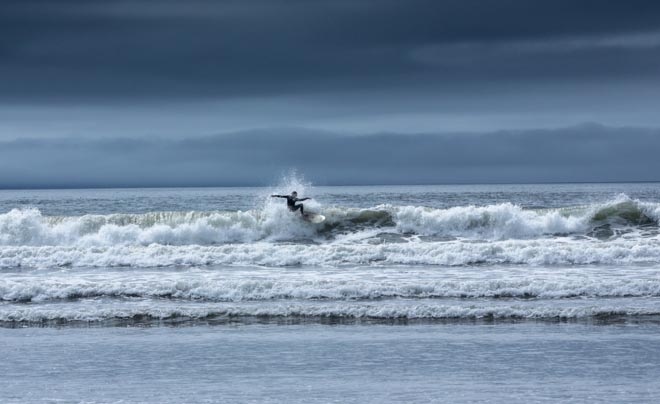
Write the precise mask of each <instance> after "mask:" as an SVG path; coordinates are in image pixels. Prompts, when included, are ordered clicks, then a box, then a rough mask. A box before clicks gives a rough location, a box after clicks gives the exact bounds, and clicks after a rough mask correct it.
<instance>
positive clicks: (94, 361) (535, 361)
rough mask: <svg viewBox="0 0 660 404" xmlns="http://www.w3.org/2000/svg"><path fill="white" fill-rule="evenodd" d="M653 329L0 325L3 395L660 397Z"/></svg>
mask: <svg viewBox="0 0 660 404" xmlns="http://www.w3.org/2000/svg"><path fill="white" fill-rule="evenodd" d="M658 330H659V328H658V327H657V326H649V325H610V326H596V325H585V324H548V323H530V322H525V323H518V324H491V325H484V324H451V325H447V324H445V325H408V326H386V325H368V326H365V325H351V326H346V325H339V326H328V325H318V324H306V325H284V326H283V325H270V324H265V325H239V326H229V325H226V326H194V327H175V328H171V327H155V328H153V327H147V328H63V329H57V328H45V329H44V328H26V329H0V339H2V341H3V345H4V347H3V349H2V350H1V351H0V374H2V382H3V383H2V385H3V388H2V389H0V401H2V402H25V403H29V402H89V403H95V402H147V403H161V402H272V403H303V402H305V403H306V402H342V403H362V402H373V403H378V402H459V403H467V402H495V403H500V402H501V403H503V402H558V401H562V402H607V403H616V402H648V403H651V402H658V400H660V383H658V380H660V333H658Z"/></svg>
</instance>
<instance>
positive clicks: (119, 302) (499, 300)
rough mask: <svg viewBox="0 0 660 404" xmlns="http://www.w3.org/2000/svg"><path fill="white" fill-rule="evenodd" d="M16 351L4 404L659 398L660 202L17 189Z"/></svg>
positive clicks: (12, 258)
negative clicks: (298, 202) (294, 200)
mask: <svg viewBox="0 0 660 404" xmlns="http://www.w3.org/2000/svg"><path fill="white" fill-rule="evenodd" d="M293 190H296V191H297V192H298V194H299V196H300V197H312V198H313V199H311V200H309V201H305V202H304V204H305V210H306V211H308V212H315V213H320V214H323V215H324V216H325V217H326V220H325V221H324V222H322V223H318V224H315V223H309V222H306V221H304V220H302V219H301V217H300V215H299V214H298V213H291V212H289V211H288V210H287V208H286V203H285V201H284V200H282V199H278V198H271V197H270V195H271V194H288V193H290V192H291V191H293ZM0 342H1V343H2V348H1V349H0V402H35V403H36V402H86V403H96V402H98V403H105V402H153V403H162V402H283V403H295V402H301V403H302V402H341V403H350V402H355V403H357V402H360V403H363V402H377V403H382V402H496V403H497V402H557V401H572V402H631V401H635V402H658V401H660V382H658V380H660V184H657V183H635V184H539V185H516V184H511V185H445V186H354V187H353V186H351V187H348V186H347V187H320V186H314V185H313V184H310V183H306V182H305V181H303V180H300V179H297V178H293V177H292V178H288V179H285V180H283V181H282V182H281V183H280V184H277V185H274V186H272V187H263V188H172V189H169V188H158V189H82V190H4V191H0Z"/></svg>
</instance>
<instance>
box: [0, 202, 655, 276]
mask: <svg viewBox="0 0 660 404" xmlns="http://www.w3.org/2000/svg"><path fill="white" fill-rule="evenodd" d="M313 208H314V209H315V210H316V211H320V212H322V213H323V214H324V215H325V216H326V221H325V222H323V223H321V224H311V223H308V222H305V221H303V220H301V219H300V217H299V216H298V215H296V214H291V213H290V212H289V211H287V210H286V209H285V208H284V207H282V206H281V204H276V203H272V202H271V203H267V204H265V206H264V207H263V208H262V209H255V210H248V211H209V212H150V213H143V214H122V213H117V214H110V215H84V216H46V215H43V214H42V213H41V212H40V211H39V210H37V209H34V208H32V209H12V210H11V211H9V212H7V213H4V214H0V268H9V267H37V268H41V267H51V266H74V267H80V266H136V267H148V266H173V265H266V266H290V265H321V266H333V265H364V264H369V265H373V264H380V265H411V264H415V265H447V266H452V265H472V264H489V263H490V264H492V263H513V264H523V263H527V264H545V265H549V264H598V263H602V264H618V263H631V262H632V263H644V262H660V249H658V247H659V246H660V239H659V238H658V220H659V218H660V204H657V203H650V202H640V201H637V200H633V199H631V198H629V197H627V196H625V195H620V196H619V197H617V198H615V199H613V200H612V201H610V202H607V203H601V204H592V205H585V206H580V207H566V208H556V209H523V208H521V207H520V206H517V205H514V204H512V203H508V202H507V203H501V204H495V205H488V206H458V207H451V208H447V209H438V208H429V207H422V206H396V205H379V206H376V207H373V208H340V207H329V208H320V207H318V206H313ZM308 209H310V208H308Z"/></svg>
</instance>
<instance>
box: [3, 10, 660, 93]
mask: <svg viewBox="0 0 660 404" xmlns="http://www.w3.org/2000/svg"><path fill="white" fill-rule="evenodd" d="M659 38H660V3H658V2H657V1H650V0H630V1H625V2H620V1H617V2H593V1H586V0H585V1H581V0H577V1H575V0H553V1H535V2H529V1H526V0H511V1H486V2H484V1H479V0H460V1H459V0H444V1H436V0H410V1H396V0H385V1H378V2H373V1H368V0H318V1H301V0H274V1H273V0H256V1H249V2H245V1H235V0H227V1H212V0H191V1H186V2H179V1H174V0H163V1H147V0H142V1H124V0H120V1H101V0H90V1H77V0H61V1H58V2H57V3H53V2H51V1H47V0H8V1H5V2H3V6H2V8H1V9H0V62H1V63H0V88H2V91H1V92H0V98H2V99H5V100H23V101H26V100H30V101H33V102H34V101H40V100H41V101H44V100H47V99H59V100H77V99H99V98H101V99H106V100H107V99H122V100H127V99H128V100H130V99H136V98H143V99H144V98H147V99H153V98H162V97H174V98H198V97H211V98H217V97H221V98H232V97H242V96H268V95H273V94H277V95H281V94H309V93H317V92H341V91H343V90H355V89H362V90H363V91H369V90H375V89H388V90H391V91H394V90H396V89H402V88H405V89H408V90H410V89H417V91H420V92H428V91H438V90H443V91H444V90H447V89H454V90H455V89H456V87H462V86H463V85H464V84H465V83H467V82H472V83H473V84H474V83H475V82H476V83H491V84H492V83H493V82H510V81H524V80H573V79H577V80H581V79H584V78H585V77H588V78H590V79H603V78H608V79H612V78H618V79H623V78H634V79H657V78H658V77H659V75H660V52H658V49H659V45H660V40H659ZM457 80H462V81H458V82H457Z"/></svg>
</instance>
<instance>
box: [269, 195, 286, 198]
mask: <svg viewBox="0 0 660 404" xmlns="http://www.w3.org/2000/svg"><path fill="white" fill-rule="evenodd" d="M270 197H271V198H288V195H271V196H270Z"/></svg>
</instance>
